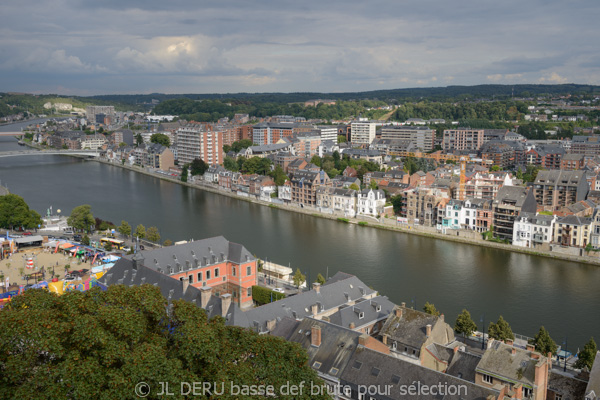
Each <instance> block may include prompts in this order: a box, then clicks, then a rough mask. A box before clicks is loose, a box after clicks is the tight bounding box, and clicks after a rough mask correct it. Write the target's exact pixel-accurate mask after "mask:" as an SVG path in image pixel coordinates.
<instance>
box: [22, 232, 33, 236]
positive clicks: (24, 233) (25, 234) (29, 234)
mask: <svg viewBox="0 0 600 400" xmlns="http://www.w3.org/2000/svg"><path fill="white" fill-rule="evenodd" d="M31 235H33V233H31V232H29V231H28V232H23V236H31Z"/></svg>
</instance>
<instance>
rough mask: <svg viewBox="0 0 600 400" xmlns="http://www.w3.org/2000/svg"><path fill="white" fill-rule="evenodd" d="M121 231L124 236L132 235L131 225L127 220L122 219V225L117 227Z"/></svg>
mask: <svg viewBox="0 0 600 400" xmlns="http://www.w3.org/2000/svg"><path fill="white" fill-rule="evenodd" d="M117 230H118V231H119V233H120V234H121V235H123V236H129V235H131V225H129V222H127V221H121V225H119V227H118V228H117Z"/></svg>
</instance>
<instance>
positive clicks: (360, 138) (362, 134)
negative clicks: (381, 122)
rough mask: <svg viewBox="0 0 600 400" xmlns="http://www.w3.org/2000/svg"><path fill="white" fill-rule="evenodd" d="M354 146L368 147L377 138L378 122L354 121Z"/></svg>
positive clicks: (352, 134)
mask: <svg viewBox="0 0 600 400" xmlns="http://www.w3.org/2000/svg"><path fill="white" fill-rule="evenodd" d="M350 126H351V127H350V129H351V140H350V143H351V144H352V146H361V147H366V146H368V145H370V144H371V142H373V140H375V135H376V130H377V123H375V122H372V121H354V122H352V124H351V125H350Z"/></svg>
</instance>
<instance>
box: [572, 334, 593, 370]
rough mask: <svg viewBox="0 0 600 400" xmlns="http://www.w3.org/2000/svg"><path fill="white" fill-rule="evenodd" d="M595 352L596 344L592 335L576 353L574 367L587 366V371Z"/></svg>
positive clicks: (590, 367)
mask: <svg viewBox="0 0 600 400" xmlns="http://www.w3.org/2000/svg"><path fill="white" fill-rule="evenodd" d="M597 353H598V346H597V345H596V342H595V341H594V338H593V337H592V338H590V340H589V341H588V342H587V343H586V344H585V346H583V349H581V350H580V351H579V353H577V362H576V363H575V368H587V369H588V370H589V371H591V370H592V365H594V360H595V359H596V354H597Z"/></svg>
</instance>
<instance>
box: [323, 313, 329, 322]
mask: <svg viewBox="0 0 600 400" xmlns="http://www.w3.org/2000/svg"><path fill="white" fill-rule="evenodd" d="M321 321H325V322H329V316H328V315H324V316H323V317H322V318H321Z"/></svg>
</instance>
